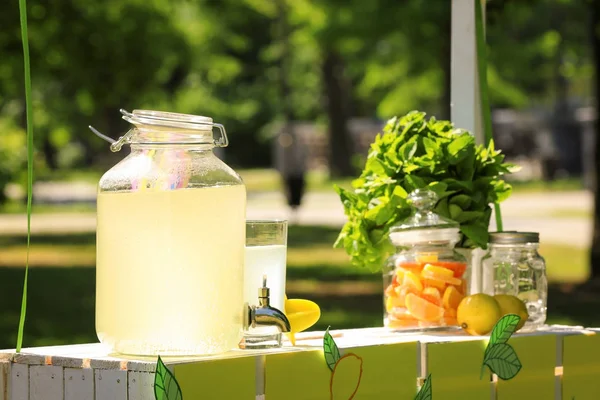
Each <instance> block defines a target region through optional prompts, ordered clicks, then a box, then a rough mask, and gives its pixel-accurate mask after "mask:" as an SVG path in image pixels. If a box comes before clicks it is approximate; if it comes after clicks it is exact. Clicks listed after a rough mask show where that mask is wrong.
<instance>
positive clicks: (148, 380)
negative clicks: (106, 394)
mask: <svg viewBox="0 0 600 400" xmlns="http://www.w3.org/2000/svg"><path fill="white" fill-rule="evenodd" d="M127 381H128V394H129V399H128V400H154V373H153V372H138V371H129V372H128V373H127Z"/></svg>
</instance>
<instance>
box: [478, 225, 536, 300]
mask: <svg viewBox="0 0 600 400" xmlns="http://www.w3.org/2000/svg"><path fill="white" fill-rule="evenodd" d="M526 243H527V242H526V240H525V238H524V237H523V235H521V234H519V233H518V232H493V233H490V239H489V244H488V253H487V254H486V255H485V256H484V257H483V259H482V260H481V264H482V268H483V282H482V284H483V293H485V294H489V295H490V296H494V295H496V294H510V295H513V296H516V295H517V294H518V282H517V276H518V273H519V263H521V262H522V260H521V258H522V253H523V251H524V250H525V245H526Z"/></svg>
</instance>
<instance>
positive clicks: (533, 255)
mask: <svg viewBox="0 0 600 400" xmlns="http://www.w3.org/2000/svg"><path fill="white" fill-rule="evenodd" d="M538 249H539V234H538V233H536V232H515V231H513V232H494V233H490V242H489V251H488V253H487V254H486V255H485V257H484V258H483V260H482V265H483V292H484V293H486V294H489V295H491V296H494V295H497V294H508V295H513V296H517V297H518V298H520V299H521V300H523V302H524V303H525V305H526V306H527V311H528V313H529V318H528V320H527V322H526V324H525V328H524V329H535V328H537V327H539V326H541V325H543V324H544V323H545V322H546V309H547V301H548V279H547V277H546V262H545V260H544V258H543V257H542V256H541V255H540V254H539V252H538Z"/></svg>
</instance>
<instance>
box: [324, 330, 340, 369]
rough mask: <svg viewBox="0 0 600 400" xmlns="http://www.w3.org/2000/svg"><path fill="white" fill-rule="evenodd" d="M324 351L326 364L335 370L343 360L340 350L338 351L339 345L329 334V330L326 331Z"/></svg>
mask: <svg viewBox="0 0 600 400" xmlns="http://www.w3.org/2000/svg"><path fill="white" fill-rule="evenodd" d="M323 350H324V352H325V362H326V363H327V366H328V367H329V369H330V370H331V371H333V369H334V368H335V364H336V363H337V362H338V360H339V359H340V358H341V356H340V349H338V347H337V344H335V340H333V337H332V336H331V334H330V333H329V328H327V331H325V336H324V337H323Z"/></svg>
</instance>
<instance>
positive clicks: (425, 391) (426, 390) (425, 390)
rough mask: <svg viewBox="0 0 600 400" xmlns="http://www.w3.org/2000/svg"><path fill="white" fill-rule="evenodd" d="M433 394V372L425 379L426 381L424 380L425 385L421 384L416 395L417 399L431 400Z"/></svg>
mask: <svg viewBox="0 0 600 400" xmlns="http://www.w3.org/2000/svg"><path fill="white" fill-rule="evenodd" d="M431 396H432V387H431V374H429V375H428V376H427V379H425V382H423V386H421V389H420V390H419V393H417V397H415V400H431V399H432V397H431Z"/></svg>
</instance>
